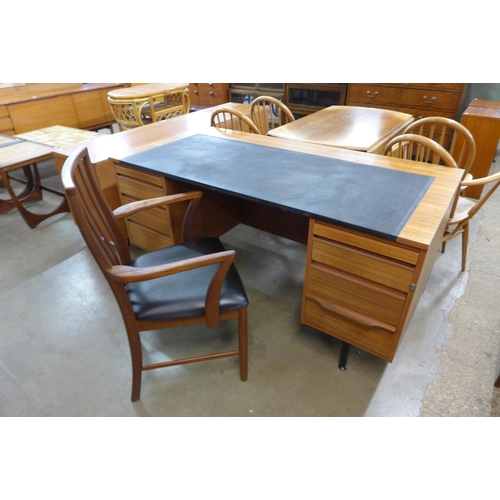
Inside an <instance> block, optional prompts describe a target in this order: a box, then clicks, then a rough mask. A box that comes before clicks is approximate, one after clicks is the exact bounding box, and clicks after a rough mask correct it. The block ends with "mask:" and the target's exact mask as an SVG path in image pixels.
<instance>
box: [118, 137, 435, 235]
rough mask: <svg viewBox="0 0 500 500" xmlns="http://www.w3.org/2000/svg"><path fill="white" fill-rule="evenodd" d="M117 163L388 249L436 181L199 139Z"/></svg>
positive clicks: (240, 143) (232, 142)
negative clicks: (373, 239) (369, 237)
mask: <svg viewBox="0 0 500 500" xmlns="http://www.w3.org/2000/svg"><path fill="white" fill-rule="evenodd" d="M120 163H122V164H123V165H127V166H130V167H134V168H138V169H140V170H144V171H146V172H151V173H155V174H159V175H163V176H165V177H169V178H172V179H176V180H179V181H184V182H188V183H191V184H193V185H194V186H199V187H203V188H205V189H212V190H215V191H220V192H223V193H227V194H230V195H233V196H236V197H240V198H244V199H248V200H251V201H256V202H259V203H262V204H265V205H269V206H274V207H278V208H281V209H283V210H288V211H291V212H295V213H297V214H300V215H304V216H306V217H312V218H316V219H319V220H323V221H325V222H329V223H333V224H338V225H340V226H344V227H347V228H351V229H355V230H358V231H361V232H365V233H368V234H373V235H376V236H381V237H383V238H386V239H389V240H393V241H395V240H396V238H397V237H398V235H399V233H400V231H401V230H402V229H403V228H404V226H405V224H406V223H407V221H408V219H409V218H410V217H411V215H412V213H413V211H414V210H415V208H416V207H417V206H418V204H419V203H420V200H421V199H422V197H423V196H424V195H425V193H426V192H427V190H428V188H429V187H430V185H431V184H432V182H433V180H434V177H430V176H426V175H421V174H415V173H410V172H403V171H399V170H391V169H387V168H380V167H376V166H371V165H364V164H360V163H354V162H349V161H345V160H340V159H335V158H327V157H323V156H317V155H313V154H306V153H300V152H295V151H288V150H286V149H278V148H273V147H269V146H262V145H256V144H250V143H246V142H243V141H238V140H234V139H226V138H219V137H213V136H209V135H203V134H196V135H192V136H189V137H186V138H182V139H179V140H177V141H174V142H170V143H168V144H164V145H161V146H158V147H155V148H152V149H149V150H147V151H144V152H141V153H138V154H134V155H132V156H128V157H125V158H122V159H120Z"/></svg>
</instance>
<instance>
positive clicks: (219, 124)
mask: <svg viewBox="0 0 500 500" xmlns="http://www.w3.org/2000/svg"><path fill="white" fill-rule="evenodd" d="M210 124H211V125H212V127H216V128H225V129H229V130H239V131H241V132H250V133H253V134H258V133H259V129H258V128H257V125H255V123H254V122H253V121H252V120H251V119H250V118H248V116H246V115H244V114H243V113H242V112H241V111H238V110H237V109H230V108H219V109H216V110H215V111H214V112H213V113H212V116H211V119H210Z"/></svg>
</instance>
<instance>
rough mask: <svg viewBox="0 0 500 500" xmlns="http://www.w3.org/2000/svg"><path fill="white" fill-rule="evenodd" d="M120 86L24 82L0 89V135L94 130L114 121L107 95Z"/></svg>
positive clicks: (116, 84) (120, 85)
mask: <svg viewBox="0 0 500 500" xmlns="http://www.w3.org/2000/svg"><path fill="white" fill-rule="evenodd" d="M125 85H126V84H122V83H83V84H82V83H77V84H74V83H26V84H22V85H14V86H12V87H5V88H0V134H6V135H15V134H22V133H24V132H30V131H32V130H37V129H41V128H45V127H51V126H54V125H63V126H66V127H72V128H78V129H87V130H95V129H98V128H104V127H108V126H110V125H112V124H113V123H114V122H115V119H114V117H113V115H112V114H111V109H110V107H109V104H108V100H107V98H108V92H109V91H110V90H113V89H117V88H121V87H123V86H125Z"/></svg>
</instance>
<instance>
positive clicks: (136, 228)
mask: <svg viewBox="0 0 500 500" xmlns="http://www.w3.org/2000/svg"><path fill="white" fill-rule="evenodd" d="M127 230H128V234H129V239H130V243H131V244H132V245H135V246H137V247H139V248H143V249H144V250H147V251H149V252H152V251H153V250H158V249H159V248H165V247H168V246H171V245H173V243H174V242H173V241H172V238H171V237H170V236H169V235H167V234H163V233H161V232H158V231H155V230H154V229H152V228H150V227H147V226H143V225H142V224H137V223H136V222H134V221H131V220H130V219H127Z"/></svg>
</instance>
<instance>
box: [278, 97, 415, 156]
mask: <svg viewBox="0 0 500 500" xmlns="http://www.w3.org/2000/svg"><path fill="white" fill-rule="evenodd" d="M413 121H414V118H413V116H412V115H409V114H406V113H400V112H399V111H390V110H388V109H378V108H363V107H357V106H330V107H328V108H325V109H322V110H321V111H318V112H316V113H312V114H310V115H307V116H304V117H303V118H299V119H298V120H295V121H293V122H290V123H287V124H286V125H282V126H281V127H278V128H275V129H274V130H270V131H269V134H268V135H271V136H273V137H280V138H283V139H294V140H297V141H306V142H312V143H315V144H324V145H326V146H335V147H338V148H344V149H352V150H355V151H365V152H368V153H379V154H382V153H383V149H384V146H385V145H386V144H387V142H388V141H389V140H390V139H392V138H393V137H396V136H397V135H398V134H402V133H403V130H404V129H405V128H406V127H407V126H408V125H409V124H410V123H412V122H413Z"/></svg>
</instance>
